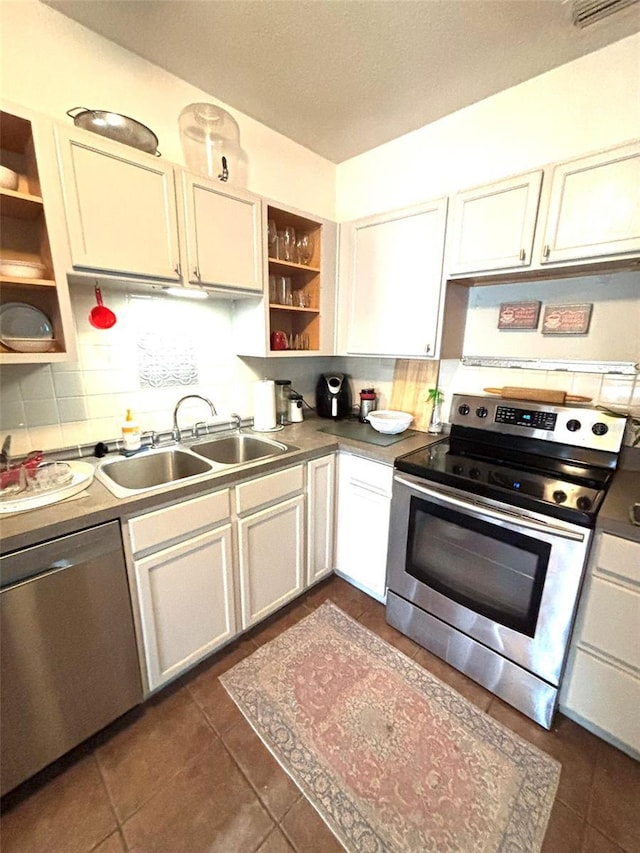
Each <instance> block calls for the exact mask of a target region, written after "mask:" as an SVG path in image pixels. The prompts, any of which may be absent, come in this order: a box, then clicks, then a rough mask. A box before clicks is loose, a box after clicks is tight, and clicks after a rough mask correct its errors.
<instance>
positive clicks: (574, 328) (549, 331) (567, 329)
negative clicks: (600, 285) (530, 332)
mask: <svg viewBox="0 0 640 853" xmlns="http://www.w3.org/2000/svg"><path fill="white" fill-rule="evenodd" d="M592 309H593V303H592V302H582V303H579V304H574V305H545V306H544V314H543V317H542V334H543V335H586V334H587V332H588V331H589V323H590V321H591V311H592Z"/></svg>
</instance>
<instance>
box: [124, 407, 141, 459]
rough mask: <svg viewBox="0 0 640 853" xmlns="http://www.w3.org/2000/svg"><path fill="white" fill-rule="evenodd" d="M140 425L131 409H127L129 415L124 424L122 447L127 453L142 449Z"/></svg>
mask: <svg viewBox="0 0 640 853" xmlns="http://www.w3.org/2000/svg"><path fill="white" fill-rule="evenodd" d="M140 447H141V438H140V426H139V425H138V424H137V423H136V421H135V420H134V417H133V415H132V413H131V409H127V415H126V417H125V419H124V423H123V424H122V449H123V450H124V452H125V453H133V452H134V451H136V450H140Z"/></svg>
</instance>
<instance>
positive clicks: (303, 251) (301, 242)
mask: <svg viewBox="0 0 640 853" xmlns="http://www.w3.org/2000/svg"><path fill="white" fill-rule="evenodd" d="M296 248H297V249H298V262H299V263H301V264H309V263H310V262H311V256H312V255H313V237H312V235H311V234H307V233H306V232H305V233H303V234H298V239H297V241H296Z"/></svg>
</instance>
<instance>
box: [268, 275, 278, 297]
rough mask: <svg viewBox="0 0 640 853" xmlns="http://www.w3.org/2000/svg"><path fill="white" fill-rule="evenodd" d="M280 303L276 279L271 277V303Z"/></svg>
mask: <svg viewBox="0 0 640 853" xmlns="http://www.w3.org/2000/svg"><path fill="white" fill-rule="evenodd" d="M277 301H278V290H277V287H276V277H275V275H270V276H269V302H272V303H274V302H277Z"/></svg>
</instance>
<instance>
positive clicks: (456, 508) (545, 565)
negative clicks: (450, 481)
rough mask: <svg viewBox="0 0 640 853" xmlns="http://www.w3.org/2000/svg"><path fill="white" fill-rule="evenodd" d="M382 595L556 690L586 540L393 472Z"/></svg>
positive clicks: (571, 529)
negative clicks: (411, 606) (434, 620)
mask: <svg viewBox="0 0 640 853" xmlns="http://www.w3.org/2000/svg"><path fill="white" fill-rule="evenodd" d="M391 507H392V509H391V528H390V539H389V553H388V566H387V569H388V571H387V577H388V586H389V589H390V590H392V591H393V592H395V593H396V594H397V595H399V596H401V597H402V598H404V599H406V600H407V601H409V602H411V603H412V604H414V605H416V606H417V607H419V608H420V609H422V610H424V611H425V612H427V613H429V614H431V615H432V616H435V617H437V618H438V619H440V620H442V621H443V622H445V623H447V624H448V625H451V626H453V627H454V628H457V629H458V630H459V631H461V632H463V633H464V634H466V635H467V636H469V637H472V638H473V639H475V640H477V641H478V642H480V643H482V644H483V645H485V646H487V647H489V648H490V649H493V650H494V651H495V652H497V653H498V654H500V655H502V656H503V657H506V658H507V659H509V660H511V661H513V662H514V663H517V664H519V665H520V666H522V667H524V668H525V669H527V670H528V671H529V672H532V673H534V674H536V675H537V676H539V677H540V678H543V679H544V680H545V681H547V682H549V683H551V684H553V685H557V684H559V681H560V675H561V673H562V667H563V665H564V660H565V654H566V647H567V643H568V640H569V636H570V633H571V628H572V624H573V618H574V614H575V610H576V604H577V599H578V595H579V592H580V586H581V583H582V576H583V570H584V565H585V562H586V556H587V551H588V547H589V542H590V538H591V531H590V530H588V529H586V528H583V527H579V526H578V525H573V524H567V523H566V522H563V521H558V520H556V519H551V518H546V517H545V516H543V515H540V514H538V513H531V512H528V511H527V510H521V509H519V508H514V507H511V506H509V505H504V504H502V503H499V502H497V501H493V500H489V499H486V498H478V497H477V496H475V495H469V494H466V493H465V492H462V491H460V490H458V489H454V488H450V487H448V486H442V485H440V484H438V485H437V486H435V487H433V486H432V485H431V484H430V483H427V482H426V481H424V480H422V479H420V478H418V477H413V476H412V475H410V474H400V473H396V475H395V477H394V486H393V499H392V504H391Z"/></svg>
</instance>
